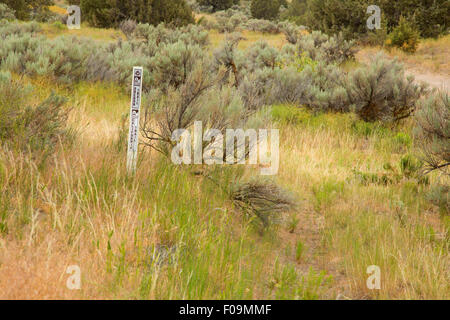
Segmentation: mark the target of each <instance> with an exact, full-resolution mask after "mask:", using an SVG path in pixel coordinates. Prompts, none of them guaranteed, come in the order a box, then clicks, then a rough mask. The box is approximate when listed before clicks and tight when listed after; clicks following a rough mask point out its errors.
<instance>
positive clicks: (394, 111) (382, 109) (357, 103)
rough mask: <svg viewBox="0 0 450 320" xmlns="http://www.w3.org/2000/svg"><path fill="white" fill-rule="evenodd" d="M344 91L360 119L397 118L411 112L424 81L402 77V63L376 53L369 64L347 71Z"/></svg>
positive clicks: (422, 92)
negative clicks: (418, 82) (347, 76)
mask: <svg viewBox="0 0 450 320" xmlns="http://www.w3.org/2000/svg"><path fill="white" fill-rule="evenodd" d="M346 86H347V94H348V98H349V101H350V104H351V105H352V107H353V110H354V111H355V113H356V114H357V115H358V116H359V117H360V118H361V119H362V120H364V121H369V122H372V121H378V120H381V121H388V122H394V123H396V122H398V121H400V120H402V119H405V118H407V117H409V116H411V115H412V114H413V112H414V111H415V106H416V101H417V100H418V99H419V98H420V97H421V96H423V95H424V94H425V93H426V92H427V86H426V85H425V84H417V83H415V82H414V77H413V76H408V77H405V72H404V68H403V66H402V65H401V64H400V63H398V62H397V61H396V60H389V59H387V58H386V57H384V56H383V55H381V54H378V55H377V56H376V57H375V58H374V59H373V61H372V62H371V64H370V65H369V66H367V67H361V68H358V69H357V70H355V71H353V72H351V73H350V75H349V79H348V82H347V84H346Z"/></svg>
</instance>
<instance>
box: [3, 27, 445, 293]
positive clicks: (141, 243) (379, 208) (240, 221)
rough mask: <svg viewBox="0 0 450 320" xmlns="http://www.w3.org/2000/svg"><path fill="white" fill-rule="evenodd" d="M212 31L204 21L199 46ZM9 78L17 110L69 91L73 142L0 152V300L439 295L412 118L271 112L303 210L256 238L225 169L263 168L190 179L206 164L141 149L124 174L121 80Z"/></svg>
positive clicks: (252, 37) (113, 34)
mask: <svg viewBox="0 0 450 320" xmlns="http://www.w3.org/2000/svg"><path fill="white" fill-rule="evenodd" d="M42 27H43V31H42V34H44V35H45V36H46V37H49V38H54V37H57V36H59V35H62V34H73V35H76V36H84V37H89V38H92V39H94V40H97V41H113V40H117V39H119V38H122V39H124V35H123V34H122V33H121V32H120V31H118V30H114V29H108V30H104V29H95V28H90V27H87V26H83V28H82V29H81V30H67V29H65V28H60V27H58V25H54V24H42ZM244 37H245V38H246V40H244V41H242V42H241V43H240V48H241V49H245V48H248V47H249V46H250V44H251V43H254V42H256V41H257V40H260V39H264V40H266V41H267V42H268V43H269V45H271V46H273V47H276V48H279V49H280V48H281V47H282V46H283V45H284V44H285V42H286V41H285V38H284V36H283V35H281V34H277V35H265V34H261V33H256V32H250V31H247V32H245V33H244ZM223 40H224V35H223V34H218V33H216V32H215V31H212V32H211V33H210V42H211V44H210V48H211V49H214V48H216V47H218V46H219V44H221V43H222V41H223ZM442 41H444V42H446V41H448V38H445V39H444V40H442ZM430 46H433V48H434V47H437V46H435V45H434V43H433V44H430ZM424 50H425V49H424ZM430 50H431V49H430ZM420 52H423V50H422V51H421V49H419V54H421V53H420ZM445 55H446V56H448V54H447V53H445ZM408 59H412V58H408ZM418 59H420V57H419V58H418ZM349 68H352V66H350V67H349ZM439 68H440V67H439ZM13 78H15V79H16V80H20V81H21V83H23V84H31V85H32V86H33V88H32V92H31V93H30V94H29V95H28V96H27V101H26V103H27V104H30V105H35V104H37V103H38V102H40V101H42V100H43V99H44V98H45V97H47V96H48V95H49V94H50V93H51V92H52V91H53V92H56V93H57V94H60V95H63V96H65V97H67V98H68V102H67V105H68V106H69V107H70V108H71V110H72V111H71V113H70V117H69V120H68V123H69V126H70V127H71V128H72V129H73V130H74V132H75V133H76V137H77V138H76V139H75V140H74V142H73V145H72V146H70V147H68V146H66V145H65V144H63V143H60V144H59V146H57V152H56V153H54V154H53V155H52V156H51V159H50V162H48V163H43V162H40V161H39V159H36V158H35V156H34V155H33V154H32V153H31V151H27V150H17V149H13V148H8V147H2V149H1V152H0V191H1V192H0V217H1V218H2V220H1V224H0V297H1V298H7V299H19V298H26V299H48V298H50V299H61V298H63V299H74V298H81V299H335V298H337V297H342V296H345V297H348V298H351V299H438V298H440V299H448V298H450V296H449V292H450V290H449V284H448V277H449V268H448V263H449V260H448V258H449V253H448V249H449V244H450V242H449V228H450V219H449V215H448V212H446V211H445V209H442V207H441V208H439V207H438V206H436V205H434V204H433V203H432V202H430V201H429V197H430V192H431V191H432V190H433V188H434V186H435V185H436V184H437V183H438V182H439V183H440V184H445V185H448V182H449V181H448V176H441V175H439V174H438V173H437V172H433V173H431V174H430V175H428V176H427V177H426V179H421V178H418V177H417V176H416V175H415V174H414V172H413V171H414V168H410V167H408V166H407V165H406V166H405V161H406V160H405V159H408V156H409V155H411V154H414V153H415V152H416V149H417V147H418V145H417V142H416V141H415V140H414V135H413V133H412V131H413V123H412V120H408V121H406V122H404V123H402V124H401V125H400V126H398V127H390V126H381V125H380V124H379V123H366V122H364V121H362V120H359V119H357V117H356V116H355V114H353V113H345V114H337V113H320V112H319V113H313V112H312V111H310V110H307V109H305V108H299V107H296V106H292V105H284V104H283V105H274V106H272V108H270V117H271V122H272V125H273V126H274V127H276V128H279V129H280V142H281V143H280V171H279V174H278V175H277V176H276V177H275V180H276V181H277V183H278V184H280V185H281V186H283V187H285V188H286V189H288V190H290V191H291V192H292V193H293V194H294V195H295V197H296V200H297V202H298V206H297V208H296V209H295V210H292V211H290V212H288V213H286V214H284V215H283V216H282V217H281V219H280V220H279V221H278V222H277V223H275V224H273V225H271V226H270V228H268V229H267V230H264V231H263V232H261V230H260V228H259V227H258V225H257V224H256V223H255V222H256V221H255V220H257V218H255V217H249V216H246V215H245V214H243V212H242V211H241V210H239V208H237V207H236V206H235V205H234V204H233V202H232V201H230V199H229V195H228V192H229V190H228V189H227V188H228V186H229V185H230V183H232V182H233V181H234V180H235V179H236V177H244V178H251V177H252V176H255V175H258V168H257V167H251V166H250V167H249V166H245V167H244V166H225V167H221V168H214V169H211V168H210V169H211V170H210V177H212V178H213V179H210V178H208V177H207V176H204V175H198V174H197V172H198V171H199V170H200V171H202V170H204V168H201V167H198V166H192V167H188V166H186V167H181V166H176V165H174V164H172V163H171V162H170V159H166V158H165V157H163V156H161V155H159V154H158V153H156V152H154V151H149V150H148V149H144V148H142V149H141V151H140V154H139V164H138V169H137V174H136V177H130V176H129V175H127V173H126V167H125V166H126V150H125V149H126V148H124V134H125V135H126V134H127V131H126V130H125V131H121V128H125V129H126V128H127V126H126V124H127V122H125V126H121V121H122V116H123V115H126V114H127V113H128V111H129V103H130V101H129V100H130V97H129V94H128V93H127V89H128V88H125V87H124V86H120V85H118V84H114V83H107V82H94V83H93V82H87V81H80V82H79V83H76V84H74V85H64V84H60V83H57V82H55V81H53V79H50V78H48V77H45V76H38V77H30V76H27V75H22V74H13ZM406 163H409V162H408V161H406ZM212 180H214V181H218V182H219V183H220V185H221V186H223V187H218V186H217V184H216V183H214V182H213V181H212ZM70 265H79V266H80V268H81V273H82V286H81V290H75V291H72V290H68V289H67V287H66V280H67V277H68V275H67V274H66V269H67V267H68V266H70ZM370 265H377V266H379V267H380V268H381V277H382V278H381V279H382V280H381V290H369V289H368V288H367V286H366V280H367V278H368V276H369V275H368V274H367V273H366V270H367V267H368V266H370Z"/></svg>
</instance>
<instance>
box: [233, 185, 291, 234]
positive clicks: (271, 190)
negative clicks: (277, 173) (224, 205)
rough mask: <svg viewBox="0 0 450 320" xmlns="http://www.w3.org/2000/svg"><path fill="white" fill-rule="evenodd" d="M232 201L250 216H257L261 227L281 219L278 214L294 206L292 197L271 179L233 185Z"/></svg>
mask: <svg viewBox="0 0 450 320" xmlns="http://www.w3.org/2000/svg"><path fill="white" fill-rule="evenodd" d="M230 197H231V199H232V201H233V203H234V204H235V205H236V206H237V207H239V208H240V209H241V210H242V211H243V212H244V213H246V214H248V215H249V216H250V217H257V218H258V219H259V221H260V222H261V223H262V227H263V228H267V227H269V226H270V224H271V223H274V222H275V223H277V222H279V221H280V220H281V217H280V214H281V213H283V212H287V211H289V210H292V209H293V208H294V207H295V206H296V202H295V200H294V197H293V196H292V195H291V194H290V193H289V192H287V191H285V190H283V189H281V188H280V187H279V186H277V185H276V184H275V183H273V182H271V181H260V180H252V181H249V182H246V183H238V184H237V185H235V186H233V188H232V191H231V194H230Z"/></svg>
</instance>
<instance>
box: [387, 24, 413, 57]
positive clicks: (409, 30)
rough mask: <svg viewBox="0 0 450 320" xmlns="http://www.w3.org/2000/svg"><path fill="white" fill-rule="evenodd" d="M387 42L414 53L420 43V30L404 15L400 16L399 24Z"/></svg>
mask: <svg viewBox="0 0 450 320" xmlns="http://www.w3.org/2000/svg"><path fill="white" fill-rule="evenodd" d="M387 44H388V45H389V46H394V47H398V48H400V49H402V50H403V51H405V52H408V53H414V52H416V50H417V47H418V45H419V32H418V31H417V30H416V29H415V28H414V26H413V25H412V24H411V23H409V22H408V21H407V20H406V19H405V18H404V17H401V18H400V22H399V25H398V26H397V27H395V28H394V30H392V32H391V33H390V34H389V35H388V39H387Z"/></svg>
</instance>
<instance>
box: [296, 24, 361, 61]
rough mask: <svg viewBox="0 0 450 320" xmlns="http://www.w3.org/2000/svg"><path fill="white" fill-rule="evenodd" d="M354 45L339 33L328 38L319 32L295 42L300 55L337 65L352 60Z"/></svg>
mask: <svg viewBox="0 0 450 320" xmlns="http://www.w3.org/2000/svg"><path fill="white" fill-rule="evenodd" d="M354 44H355V43H354V41H347V40H345V39H344V37H343V35H342V34H341V33H339V34H338V35H335V36H328V35H326V34H324V33H321V32H320V31H313V32H312V33H311V34H307V35H303V36H301V37H300V39H299V40H298V41H297V46H298V50H299V52H300V54H301V53H303V52H306V53H307V54H308V55H309V57H310V58H311V59H313V60H323V61H325V62H326V63H337V64H340V63H342V62H344V61H346V60H348V59H352V58H354V55H355V53H356V50H355V46H354Z"/></svg>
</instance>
